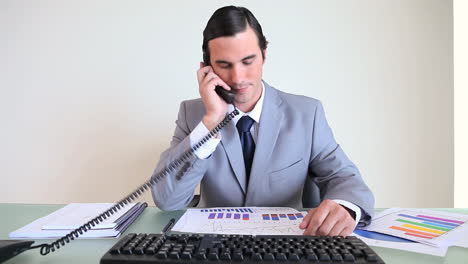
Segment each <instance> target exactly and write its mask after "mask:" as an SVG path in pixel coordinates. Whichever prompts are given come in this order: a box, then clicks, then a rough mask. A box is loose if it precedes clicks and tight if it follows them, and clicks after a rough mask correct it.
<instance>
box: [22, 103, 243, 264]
mask: <svg viewBox="0 0 468 264" xmlns="http://www.w3.org/2000/svg"><path fill="white" fill-rule="evenodd" d="M238 114H239V111H238V110H237V109H236V108H235V107H234V111H232V112H231V113H229V114H228V115H227V116H226V117H225V118H224V119H223V120H222V121H221V122H220V123H219V124H218V125H217V126H216V127H215V128H214V129H212V130H211V131H210V132H209V133H208V134H207V135H206V136H205V137H203V138H202V139H201V140H200V141H199V142H197V144H195V145H194V146H193V147H191V148H190V149H189V150H187V151H186V152H184V153H183V154H182V155H181V156H180V157H179V158H177V159H175V160H174V161H173V162H171V164H169V165H168V166H167V167H165V168H164V169H163V170H162V171H161V172H160V173H159V174H157V175H156V176H153V177H151V179H149V180H148V181H146V182H145V183H144V184H142V185H141V186H140V187H138V188H137V189H136V190H135V191H133V192H132V193H130V194H129V195H128V196H126V197H125V198H123V199H122V200H120V201H118V202H117V203H116V204H115V205H113V206H112V207H111V208H109V209H107V210H106V211H104V212H103V213H101V214H100V215H98V216H96V217H95V218H93V219H91V220H90V221H88V222H87V223H85V224H83V225H82V226H80V227H78V228H77V229H75V230H73V231H71V232H70V233H68V234H67V235H65V236H63V237H61V238H59V239H57V240H56V241H54V242H52V243H50V244H40V245H37V246H32V247H30V248H29V249H33V248H40V253H41V255H44V256H45V255H47V254H49V253H50V252H54V251H55V250H56V249H59V248H60V247H61V246H65V245H66V244H67V243H70V242H71V240H74V239H75V238H78V237H79V236H80V235H82V234H83V233H85V232H87V231H88V230H90V229H91V228H92V227H94V226H95V225H97V224H99V223H101V222H102V221H104V220H105V219H107V217H110V216H111V215H113V214H114V213H116V212H117V211H119V210H120V209H121V208H122V207H123V206H124V205H127V204H129V203H131V202H132V201H133V200H135V199H137V198H138V197H139V196H140V195H142V194H143V193H144V192H145V191H147V190H148V189H149V188H150V187H152V186H153V185H155V184H156V183H157V182H158V181H160V180H161V179H163V178H164V177H166V176H167V175H169V173H171V172H174V170H175V169H177V168H178V167H179V166H180V165H182V164H183V163H184V162H186V161H188V160H189V159H190V158H191V157H192V156H193V154H194V152H195V151H196V150H197V149H199V148H200V147H201V146H202V145H203V144H205V143H206V142H207V141H208V140H210V139H211V138H212V137H214V136H215V135H216V133H218V132H219V131H220V130H221V129H223V127H225V126H226V125H227V124H228V123H229V122H230V121H231V120H232V119H233V118H234V117H235V116H236V115H238ZM178 179H179V180H180V178H178Z"/></svg>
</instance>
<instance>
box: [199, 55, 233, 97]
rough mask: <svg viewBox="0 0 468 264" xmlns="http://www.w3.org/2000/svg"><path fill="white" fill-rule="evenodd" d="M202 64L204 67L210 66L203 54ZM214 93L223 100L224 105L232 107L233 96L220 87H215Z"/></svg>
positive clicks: (208, 60)
mask: <svg viewBox="0 0 468 264" xmlns="http://www.w3.org/2000/svg"><path fill="white" fill-rule="evenodd" d="M203 63H204V64H205V66H211V64H210V59H209V58H208V56H207V55H206V54H205V53H204V54H203ZM215 91H216V93H217V94H218V95H219V96H220V97H221V98H223V99H224V101H225V102H226V103H228V104H232V105H233V103H234V94H233V93H232V92H230V91H228V90H226V89H224V88H223V87H222V86H221V85H216V87H215Z"/></svg>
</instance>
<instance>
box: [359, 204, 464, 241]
mask: <svg viewBox="0 0 468 264" xmlns="http://www.w3.org/2000/svg"><path fill="white" fill-rule="evenodd" d="M467 223H468V215H461V214H458V215H457V214H449V213H444V212H439V211H435V210H420V209H399V210H393V211H392V212H391V213H389V214H385V215H382V216H380V217H378V218H376V219H374V220H373V222H372V224H371V225H370V226H369V227H368V228H366V230H369V231H374V232H379V233H384V234H388V235H393V236H397V237H402V238H405V239H409V240H413V241H417V242H420V243H424V244H428V245H432V246H440V245H442V244H444V242H450V240H453V239H454V238H455V237H457V236H456V234H455V233H457V232H460V231H461V230H462V229H463V228H465V227H466V225H468V224H467Z"/></svg>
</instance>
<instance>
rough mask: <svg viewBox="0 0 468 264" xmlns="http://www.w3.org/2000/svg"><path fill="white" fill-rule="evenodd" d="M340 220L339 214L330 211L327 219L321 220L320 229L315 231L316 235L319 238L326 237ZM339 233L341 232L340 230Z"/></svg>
mask: <svg viewBox="0 0 468 264" xmlns="http://www.w3.org/2000/svg"><path fill="white" fill-rule="evenodd" d="M339 220H340V215H339V212H337V211H335V210H330V211H329V212H328V215H327V217H326V218H325V219H324V220H323V222H322V224H321V225H320V227H318V229H317V231H316V235H319V236H328V235H329V233H330V231H331V230H332V229H333V228H334V227H335V225H337V224H338V221H339ZM340 231H341V230H340Z"/></svg>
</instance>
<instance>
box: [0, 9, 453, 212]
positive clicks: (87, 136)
mask: <svg viewBox="0 0 468 264" xmlns="http://www.w3.org/2000/svg"><path fill="white" fill-rule="evenodd" d="M231 2H234V1H215V0H212V1H204V2H203V3H200V2H197V1H188V0H187V1H180V0H179V1H111V0H108V1H59V0H56V1H32V0H25V1H17V0H8V1H5V0H4V1H1V2H0V87H1V97H0V118H1V120H2V121H3V123H2V126H1V130H0V146H2V150H1V152H0V162H1V166H0V175H1V177H2V180H1V182H2V185H1V187H0V202H13V203H70V202H98V201H114V200H117V199H120V198H122V197H123V195H125V194H126V193H128V192H129V191H131V190H133V189H134V188H135V187H137V186H138V185H139V184H140V183H141V182H143V181H144V180H145V179H147V178H148V177H149V176H150V175H151V173H152V170H153V169H154V167H155V164H156V162H157V160H158V158H159V154H160V153H161V152H162V151H163V150H164V149H165V148H166V147H167V146H168V144H169V140H170V138H171V134H172V132H173V130H174V120H175V118H176V115H177V110H178V105H179V102H180V101H181V100H184V99H188V98H194V97H197V96H198V94H197V81H196V75H195V71H196V69H197V67H198V65H199V61H200V60H201V42H202V30H203V28H204V26H205V25H206V22H207V20H208V18H209V17H210V15H211V14H212V12H213V11H214V10H215V9H217V8H218V7H220V6H223V5H225V4H228V3H231ZM235 4H236V5H241V6H246V7H248V8H249V9H250V10H251V11H253V13H254V14H255V15H256V16H257V18H258V19H259V21H260V22H261V24H262V26H263V28H264V33H265V34H266V37H267V39H268V40H269V41H270V46H269V50H268V57H267V61H266V65H265V71H264V79H265V80H266V81H267V82H269V83H270V84H272V85H273V86H275V87H277V88H279V89H281V90H284V91H287V92H291V93H298V94H304V95H308V96H311V97H315V98H318V99H320V100H322V101H323V103H324V106H325V110H326V113H327V117H328V119H329V122H330V124H331V126H332V128H333V129H334V132H335V136H336V138H337V140H338V141H339V142H340V143H341V145H342V146H343V148H344V150H345V151H346V153H347V154H348V155H349V156H350V157H351V159H352V160H354V161H355V162H356V163H357V165H358V166H359V168H360V169H361V172H362V174H363V177H364V178H365V180H366V182H367V183H368V184H369V185H370V187H371V188H372V189H373V191H374V193H375V195H376V206H377V207H393V206H404V207H451V206H453V191H454V165H453V160H454V157H453V155H454V154H453V153H454V146H453V140H454V138H453V137H454V132H453V127H454V123H453V118H454V117H453V100H454V99H453V96H454V95H453V93H454V92H453V33H452V32H453V30H452V29H453V28H452V21H453V20H452V3H451V1H440V0H412V1H407V0H399V1H391V0H388V1H374V0H360V1H338V0H335V1H330V0H323V1H306V0H304V1H289V2H288V4H286V3H285V2H282V1H278V2H272V1H235ZM266 6H267V7H268V8H266ZM145 199H146V200H151V198H150V196H149V195H147V196H146V197H145Z"/></svg>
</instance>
